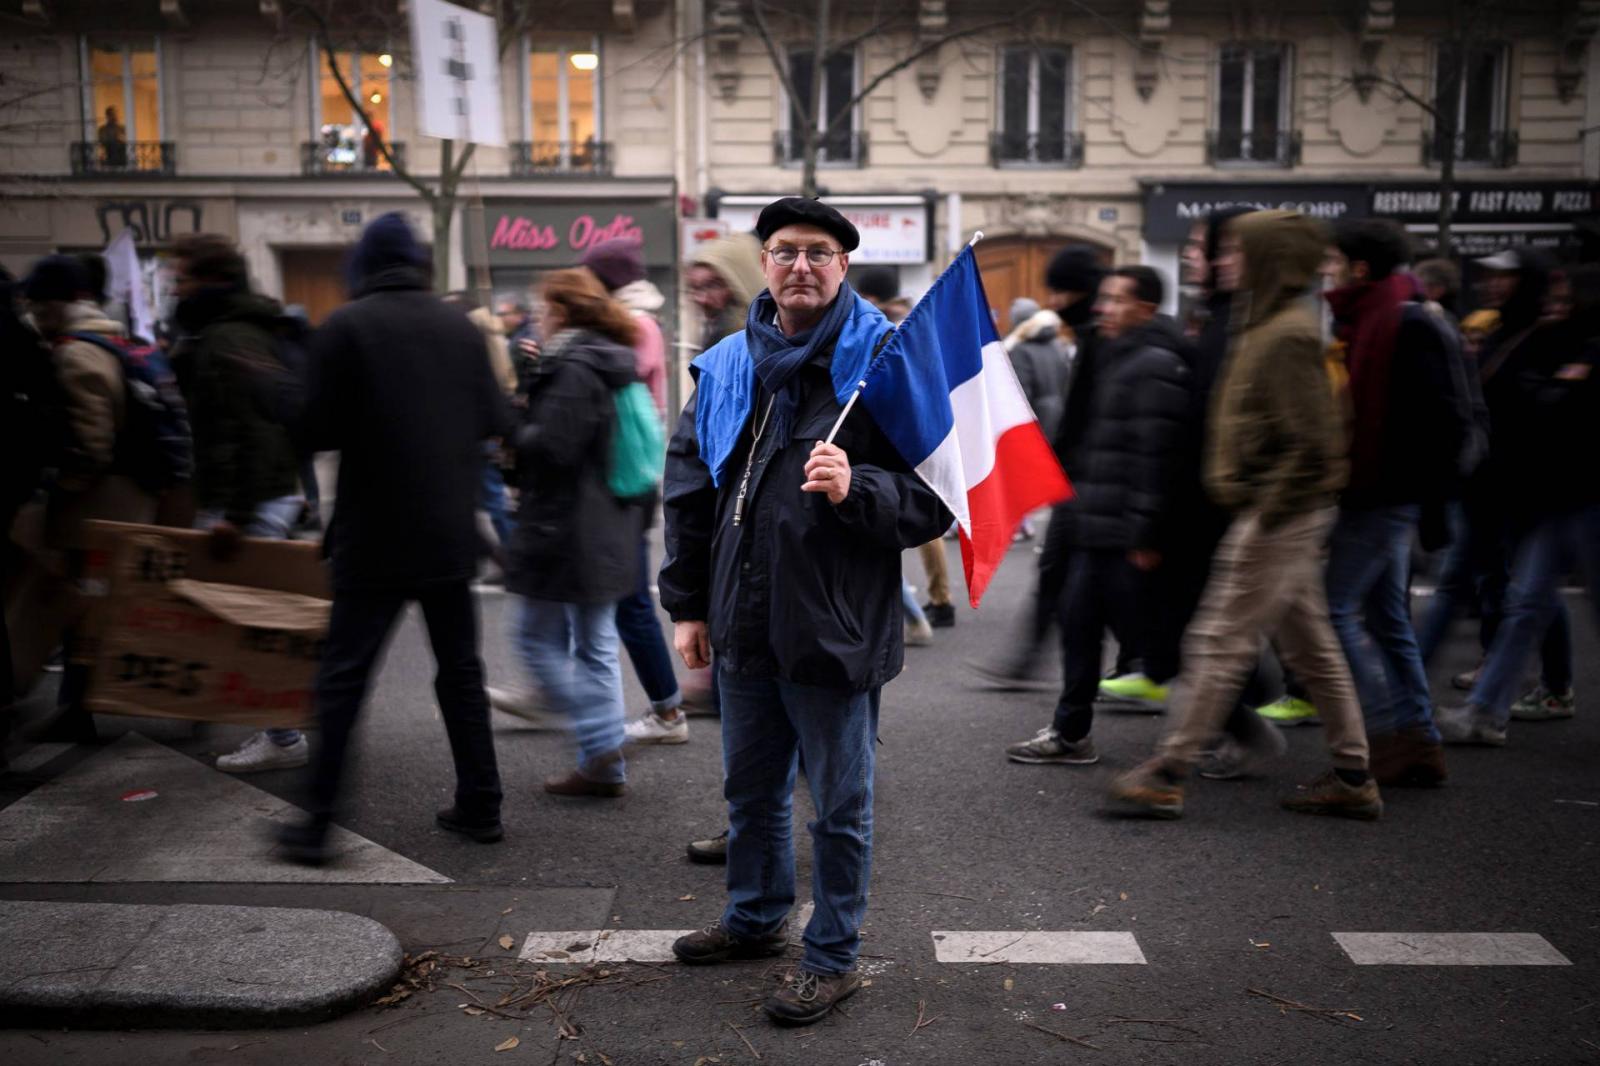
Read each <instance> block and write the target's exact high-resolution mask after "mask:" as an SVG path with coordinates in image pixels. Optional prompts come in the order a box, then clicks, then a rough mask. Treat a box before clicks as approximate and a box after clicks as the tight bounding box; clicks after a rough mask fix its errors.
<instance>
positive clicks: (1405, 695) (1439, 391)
mask: <svg viewBox="0 0 1600 1066" xmlns="http://www.w3.org/2000/svg"><path fill="white" fill-rule="evenodd" d="M1329 256H1330V259H1331V260H1332V263H1333V280H1334V282H1335V284H1336V285H1337V286H1338V287H1336V288H1334V289H1332V290H1330V291H1329V292H1328V293H1327V294H1326V299H1327V302H1328V306H1329V307H1330V308H1332V310H1333V316H1334V323H1335V329H1334V336H1335V337H1336V338H1337V346H1338V348H1339V349H1340V350H1341V351H1342V353H1343V357H1344V364H1345V369H1346V374H1347V376H1348V380H1349V396H1350V405H1351V412H1352V418H1351V443H1350V478H1349V482H1348V483H1347V484H1346V486H1345V489H1344V493H1343V495H1342V496H1341V497H1340V501H1339V515H1338V518H1337V520H1336V521H1335V523H1334V527H1333V533H1332V535H1331V537H1330V538H1329V545H1328V567H1327V584H1328V611H1329V619H1330V621H1331V622H1332V623H1333V630H1334V632H1335V633H1336V634H1337V635H1338V637H1339V643H1340V644H1341V645H1343V647H1344V653H1345V658H1346V659H1347V660H1348V661H1349V664H1350V671H1351V675H1352V677H1353V678H1354V680H1355V684H1356V690H1357V692H1358V693H1359V694H1360V696H1361V704H1362V708H1363V711H1364V713H1365V717H1366V732H1367V741H1368V744H1369V746H1370V747H1371V765H1372V775H1373V777H1374V778H1375V779H1376V780H1377V782H1378V784H1379V785H1391V784H1395V785H1398V784H1417V785H1438V784H1442V783H1443V782H1444V780H1445V778H1446V777H1447V776H1448V775H1447V771H1446V769H1445V764H1444V754H1443V749H1442V748H1441V746H1440V743H1439V732H1438V730H1437V729H1435V728H1434V725H1433V701H1432V698H1431V697H1430V696H1429V693H1428V678H1427V674H1426V673H1425V671H1424V669H1423V665H1422V656H1421V654H1420V653H1419V652H1418V650H1417V639H1416V633H1415V631H1414V630H1413V629H1412V624H1411V605H1410V598H1409V596H1408V595H1407V591H1406V586H1407V582H1408V579H1409V575H1410V570H1411V544H1412V539H1413V537H1414V535H1415V533H1416V529H1417V521H1418V518H1419V516H1420V514H1421V508H1422V505H1423V504H1424V503H1427V502H1431V501H1433V500H1436V499H1443V498H1444V496H1445V495H1447V494H1448V493H1449V492H1450V491H1451V490H1452V489H1453V488H1454V487H1455V486H1457V485H1459V484H1460V483H1461V480H1462V477H1463V474H1464V472H1465V471H1464V470H1463V468H1462V467H1463V464H1464V463H1466V462H1468V461H1470V460H1469V459H1468V453H1469V451H1470V449H1471V448H1472V441H1473V429H1474V425H1473V421H1472V405H1471V398H1470V396H1469V394H1468V389H1467V385H1466V376H1465V374H1464V372H1463V370H1462V366H1461V361H1460V356H1459V354H1458V348H1459V340H1458V339H1457V336H1456V333H1455V327H1454V325H1453V324H1452V323H1451V322H1450V321H1449V320H1448V319H1446V318H1445V317H1444V315H1443V313H1442V312H1434V311H1431V310H1429V308H1428V306H1427V305H1426V304H1425V303H1423V302H1422V301H1421V299H1420V297H1421V295H1422V294H1421V292H1420V291H1419V286H1418V283H1417V281H1416V279H1415V278H1414V277H1413V276H1412V275H1410V274H1408V273H1406V272H1405V271H1404V270H1403V267H1404V266H1405V265H1406V263H1408V262H1409V261H1410V258H1411V254H1410V248H1409V246H1408V244H1407V241H1406V237H1405V232H1404V231H1403V230H1401V229H1400V227H1399V226H1397V225H1396V224H1394V223H1393V222H1390V221H1388V220H1386V219H1361V220H1357V221H1352V222H1346V223H1344V224H1342V225H1340V226H1339V227H1338V229H1337V230H1336V231H1335V234H1334V245H1333V247H1332V249H1331V250H1330V253H1329ZM1369 646H1370V648H1371V649H1372V650H1370V651H1369V650H1368V649H1369ZM1374 652H1375V653H1376V654H1374Z"/></svg>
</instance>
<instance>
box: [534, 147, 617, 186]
mask: <svg viewBox="0 0 1600 1066" xmlns="http://www.w3.org/2000/svg"><path fill="white" fill-rule="evenodd" d="M612 155H613V149H612V145H611V144H610V143H609V142H605V141H582V142H578V143H570V142H567V141H517V142H515V143H513V144H512V145H511V174H512V176H513V177H518V178H529V177H539V176H541V175H544V174H594V175H598V176H600V177H609V176H610V174H611V168H612Z"/></svg>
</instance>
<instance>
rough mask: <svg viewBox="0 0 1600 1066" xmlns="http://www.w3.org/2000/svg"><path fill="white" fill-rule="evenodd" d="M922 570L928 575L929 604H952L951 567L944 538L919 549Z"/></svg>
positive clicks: (931, 541)
mask: <svg viewBox="0 0 1600 1066" xmlns="http://www.w3.org/2000/svg"><path fill="white" fill-rule="evenodd" d="M917 551H918V553H919V554H921V556H922V569H923V571H924V572H925V573H926V574H927V575H928V602H929V603H931V604H933V605H934V606H936V607H945V606H948V605H949V603H950V566H949V564H948V563H947V562H946V561H945V557H944V538H943V537H939V538H935V539H934V540H930V541H928V543H926V544H924V545H923V546H922V547H920V548H918V549H917Z"/></svg>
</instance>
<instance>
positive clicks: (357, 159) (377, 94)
mask: <svg viewBox="0 0 1600 1066" xmlns="http://www.w3.org/2000/svg"><path fill="white" fill-rule="evenodd" d="M316 56H317V94H316V96H315V98H314V99H313V101H312V104H313V107H314V109H315V113H314V114H313V116H312V126H313V130H314V132H315V134H316V140H315V141H314V142H313V143H312V144H311V145H310V147H309V149H308V151H307V153H306V159H305V164H306V166H305V169H306V170H307V171H308V172H311V173H329V172H331V173H339V172H345V171H369V170H388V169H390V167H389V162H388V160H386V159H384V158H383V153H382V152H380V151H379V150H378V142H379V140H380V139H381V140H383V141H384V142H385V143H388V137H389V130H390V126H389V115H390V107H391V101H390V99H389V96H390V92H389V90H390V72H391V71H392V70H393V68H394V58H393V57H392V56H391V55H389V53H387V52H332V53H330V52H329V51H327V50H326V49H321V48H319V49H317V50H316ZM335 63H337V64H338V68H337V69H338V74H340V75H343V76H344V80H345V83H346V84H347V85H349V86H350V89H351V92H352V93H353V94H354V95H355V97H356V99H358V100H360V101H361V112H365V113H366V121H363V119H362V116H361V112H358V111H357V110H356V109H355V107H354V106H353V105H352V104H351V103H350V100H349V98H348V97H347V96H345V94H344V90H342V89H341V88H339V78H338V76H336V75H335V73H334V71H335V67H334V64H335ZM389 147H390V151H391V152H393V153H395V154H396V155H398V151H397V149H398V148H399V146H398V145H393V144H390V146H389Z"/></svg>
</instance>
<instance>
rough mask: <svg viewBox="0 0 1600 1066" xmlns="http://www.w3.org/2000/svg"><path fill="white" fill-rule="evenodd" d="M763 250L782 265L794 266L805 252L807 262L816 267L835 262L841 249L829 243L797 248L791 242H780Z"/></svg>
mask: <svg viewBox="0 0 1600 1066" xmlns="http://www.w3.org/2000/svg"><path fill="white" fill-rule="evenodd" d="M762 251H764V252H766V253H767V255H769V256H771V257H772V261H773V262H774V263H777V264H778V265H779V266H781V267H792V266H794V265H795V263H796V262H798V261H799V259H800V253H801V252H804V253H805V256H806V262H807V263H809V264H811V265H812V266H814V267H825V266H827V265H828V264H829V263H831V262H833V257H834V256H836V255H839V254H840V252H839V249H837V248H829V247H828V246H827V245H824V244H818V245H813V246H812V247H810V248H796V247H794V246H793V245H789V244H780V245H778V246H777V247H775V248H763V249H762Z"/></svg>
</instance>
